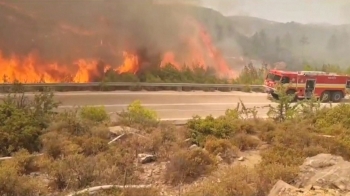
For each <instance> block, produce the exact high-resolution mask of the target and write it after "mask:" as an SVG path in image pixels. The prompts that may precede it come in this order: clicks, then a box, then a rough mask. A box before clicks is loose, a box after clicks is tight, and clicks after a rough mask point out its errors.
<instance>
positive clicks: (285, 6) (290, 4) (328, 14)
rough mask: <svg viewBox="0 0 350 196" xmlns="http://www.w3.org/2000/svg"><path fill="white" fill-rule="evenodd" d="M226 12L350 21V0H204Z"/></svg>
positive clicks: (311, 20) (278, 18) (309, 20)
mask: <svg viewBox="0 0 350 196" xmlns="http://www.w3.org/2000/svg"><path fill="white" fill-rule="evenodd" d="M200 1H201V2H202V5H205V6H207V7H211V8H214V9H216V10H220V11H221V12H223V14H225V15H228V14H229V15H237V14H239V15H248V16H255V17H260V18H265V19H269V20H274V21H280V22H289V21H295V22H301V23H331V24H343V23H350V0H200Z"/></svg>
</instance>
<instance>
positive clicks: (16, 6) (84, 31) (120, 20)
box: [0, 0, 191, 63]
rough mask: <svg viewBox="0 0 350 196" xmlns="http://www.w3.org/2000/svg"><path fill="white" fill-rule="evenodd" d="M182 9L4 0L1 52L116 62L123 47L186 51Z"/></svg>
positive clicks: (78, 0) (101, 1)
mask: <svg viewBox="0 0 350 196" xmlns="http://www.w3.org/2000/svg"><path fill="white" fill-rule="evenodd" d="M179 12H182V13H185V12H186V10H185V9H182V8H180V7H177V6H164V5H158V4H154V3H152V1H150V0H142V1H140V0H127V1H126V0H98V1H95V0H74V1H67V0H62V1H54V0H46V1H44V0H0V50H1V51H2V53H3V54H4V55H5V56H6V55H7V56H8V55H12V54H21V55H26V54H28V53H30V52H36V53H37V54H40V56H41V58H43V59H44V60H48V61H54V60H57V59H59V60H60V61H62V62H71V61H73V60H76V59H77V58H85V59H89V58H92V59H103V60H105V61H109V62H110V63H116V62H113V61H116V59H118V58H117V57H119V60H120V59H121V58H120V57H121V54H122V53H121V51H122V50H129V51H135V52H139V53H142V55H143V56H144V58H149V57H157V55H158V56H159V54H160V53H161V52H162V51H167V50H170V49H172V50H176V49H178V50H181V48H182V44H183V43H182V42H181V33H180V29H181V32H182V34H186V33H189V32H190V31H191V29H189V28H185V27H184V26H183V25H184V21H185V19H184V14H178V13H179ZM186 31H189V32H186ZM117 63H118V62H117Z"/></svg>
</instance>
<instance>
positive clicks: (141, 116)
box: [119, 101, 159, 126]
mask: <svg viewBox="0 0 350 196" xmlns="http://www.w3.org/2000/svg"><path fill="white" fill-rule="evenodd" d="M119 117H120V122H121V123H123V124H126V125H132V124H140V125H141V126H156V125H157V124H158V122H159V117H158V115H157V113H156V112H155V111H153V110H149V109H146V108H144V107H143V106H142V105H141V102H140V101H134V102H132V103H131V104H130V105H129V106H128V107H127V110H126V111H123V112H121V113H119Z"/></svg>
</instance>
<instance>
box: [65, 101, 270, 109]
mask: <svg viewBox="0 0 350 196" xmlns="http://www.w3.org/2000/svg"><path fill="white" fill-rule="evenodd" d="M243 103H244V101H243ZM269 104H276V103H272V102H266V103H244V105H246V106H248V105H269ZM141 105H142V106H145V107H148V106H220V105H224V106H230V105H232V106H237V102H229V103H154V104H153V103H150V104H147V103H146V104H142V103H141ZM86 106H104V107H127V106H129V104H102V105H86ZM73 107H77V106H76V105H62V106H59V108H73Z"/></svg>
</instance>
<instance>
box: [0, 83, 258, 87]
mask: <svg viewBox="0 0 350 196" xmlns="http://www.w3.org/2000/svg"><path fill="white" fill-rule="evenodd" d="M12 85H13V84H12V83H2V84H0V87H4V86H12ZM21 85H23V86H26V87H101V86H106V87H194V88H196V87H197V88H198V87H202V88H205V87H207V88H225V87H227V88H244V87H247V86H249V87H251V88H260V87H263V85H246V84H203V83H146V82H90V83H23V84H21Z"/></svg>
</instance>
